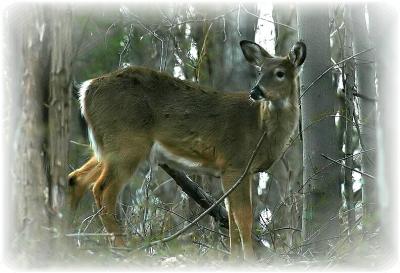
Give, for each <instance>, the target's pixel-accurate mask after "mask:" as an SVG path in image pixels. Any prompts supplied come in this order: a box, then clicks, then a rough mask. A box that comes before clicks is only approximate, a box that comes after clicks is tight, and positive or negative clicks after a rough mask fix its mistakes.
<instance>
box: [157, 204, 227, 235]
mask: <svg viewBox="0 0 400 273" xmlns="http://www.w3.org/2000/svg"><path fill="white" fill-rule="evenodd" d="M156 208H159V209H162V210H165V211H167V212H169V213H171V214H174V215H176V216H178V217H179V218H181V219H183V220H185V221H187V222H190V220H189V219H187V218H186V217H184V216H182V215H180V214H179V213H177V212H175V211H173V210H171V209H168V208H164V207H161V206H156ZM197 226H198V227H199V228H202V229H205V230H208V231H210V232H213V233H216V234H218V235H220V236H223V237H229V235H226V234H224V233H221V232H218V231H215V230H213V229H211V228H208V227H205V226H203V225H200V224H197Z"/></svg>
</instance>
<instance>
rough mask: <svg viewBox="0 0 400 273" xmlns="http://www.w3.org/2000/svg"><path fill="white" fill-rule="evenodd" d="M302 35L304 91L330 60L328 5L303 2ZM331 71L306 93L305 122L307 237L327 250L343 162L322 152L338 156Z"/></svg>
mask: <svg viewBox="0 0 400 273" xmlns="http://www.w3.org/2000/svg"><path fill="white" fill-rule="evenodd" d="M297 19H298V30H299V38H300V39H302V40H303V41H304V42H305V44H306V45H307V58H306V61H305V63H304V65H303V72H302V74H301V78H300V79H301V88H300V90H301V94H303V92H304V90H305V88H307V87H308V86H310V84H311V83H312V82H313V81H314V80H315V79H316V78H317V77H318V76H320V75H321V74H322V73H323V72H324V71H325V70H326V69H327V68H328V67H329V66H330V57H331V55H330V47H329V36H330V35H329V34H330V31H329V13H328V10H327V7H326V6H321V5H312V6H311V5H301V6H299V8H298V12H297ZM334 100H335V92H334V90H333V88H332V80H331V74H330V73H326V74H325V75H324V76H322V77H321V79H319V80H318V81H316V82H315V83H314V84H313V85H312V86H311V87H310V88H309V89H308V90H307V93H306V94H304V95H303V96H302V98H301V110H302V128H303V165H304V171H303V185H304V189H303V192H304V194H305V196H304V197H305V199H304V204H303V206H304V207H303V238H304V240H305V241H306V244H307V248H308V249H310V250H311V251H313V252H315V253H316V254H319V253H324V252H325V251H327V249H328V246H329V244H328V243H329V240H330V239H333V240H335V239H336V238H337V236H338V234H339V222H338V218H337V215H338V210H339V208H340V206H341V193H340V184H339V168H338V166H337V165H336V164H331V162H329V161H327V160H326V159H325V158H324V157H323V156H322V155H323V154H324V155H327V156H330V157H333V158H337V154H338V152H337V143H336V139H335V137H334V136H335V135H336V134H335V123H334V119H333V118H332V117H331V115H333V116H334Z"/></svg>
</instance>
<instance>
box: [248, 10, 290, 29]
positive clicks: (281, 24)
mask: <svg viewBox="0 0 400 273" xmlns="http://www.w3.org/2000/svg"><path fill="white" fill-rule="evenodd" d="M242 8H243V10H244V11H245V12H246V13H247V14H250V15H252V16H254V17H257V18H258V19H259V20H262V21H266V22H269V23H272V24H275V25H278V26H282V27H286V28H288V29H291V30H294V31H297V29H295V28H294V27H291V26H289V25H286V24H283V23H279V22H275V21H273V20H269V19H265V18H263V17H261V16H259V15H257V14H254V13H252V12H250V11H248V10H247V9H246V7H245V6H242Z"/></svg>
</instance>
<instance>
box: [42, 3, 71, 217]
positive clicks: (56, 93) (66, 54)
mask: <svg viewBox="0 0 400 273" xmlns="http://www.w3.org/2000/svg"><path fill="white" fill-rule="evenodd" d="M50 20H51V23H50V44H51V49H50V50H51V56H50V57H51V63H50V71H49V72H50V75H49V98H48V100H49V102H48V111H49V120H48V127H49V130H48V132H49V135H48V157H49V165H50V183H49V194H50V196H49V202H50V204H49V205H50V208H51V209H52V211H53V212H55V213H60V212H61V209H62V207H63V198H64V189H66V186H67V183H66V178H67V175H68V151H69V149H68V148H69V120H70V115H71V114H70V104H71V91H72V85H71V83H72V82H71V68H72V36H71V30H72V15H71V9H70V8H68V7H67V6H65V5H54V6H52V7H51V19H50Z"/></svg>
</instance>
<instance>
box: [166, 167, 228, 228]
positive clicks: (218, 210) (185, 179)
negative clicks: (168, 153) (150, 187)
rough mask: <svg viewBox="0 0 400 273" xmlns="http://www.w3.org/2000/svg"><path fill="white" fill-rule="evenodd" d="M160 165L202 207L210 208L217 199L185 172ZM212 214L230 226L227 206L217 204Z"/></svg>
mask: <svg viewBox="0 0 400 273" xmlns="http://www.w3.org/2000/svg"><path fill="white" fill-rule="evenodd" d="M160 167H161V168H162V169H163V170H164V171H165V172H166V173H167V174H168V175H169V176H171V177H172V178H173V179H174V180H175V182H176V184H177V185H178V186H179V187H181V188H182V190H183V191H184V192H185V193H186V194H187V195H189V196H190V197H191V198H192V199H193V200H195V201H196V203H198V204H199V205H200V206H201V207H202V208H204V209H208V208H210V207H211V206H212V205H213V204H214V203H215V200H214V198H212V197H211V196H210V195H209V194H207V193H206V192H205V191H203V190H202V189H201V188H200V187H199V185H198V184H197V183H196V182H194V181H193V180H191V179H190V177H189V176H187V175H186V174H185V173H184V172H180V171H177V170H174V169H171V168H170V167H169V166H168V165H166V164H161V165H160ZM210 215H211V216H212V217H214V219H216V220H217V221H218V222H219V223H220V225H221V226H222V227H224V228H226V229H227V228H229V223H228V222H229V221H228V213H227V212H226V210H225V208H224V207H223V206H221V205H218V206H215V207H214V208H213V209H212V210H210Z"/></svg>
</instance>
